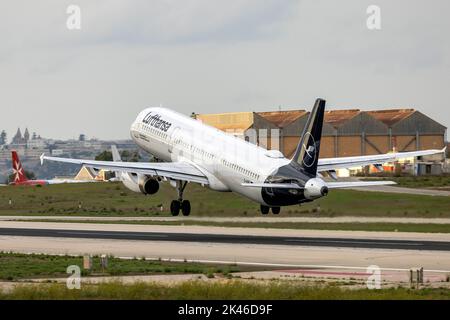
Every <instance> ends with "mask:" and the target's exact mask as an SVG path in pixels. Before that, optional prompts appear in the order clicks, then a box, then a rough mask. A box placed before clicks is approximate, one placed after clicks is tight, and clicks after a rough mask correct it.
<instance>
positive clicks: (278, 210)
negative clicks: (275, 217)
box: [272, 207, 281, 214]
mask: <svg viewBox="0 0 450 320" xmlns="http://www.w3.org/2000/svg"><path fill="white" fill-rule="evenodd" d="M280 211H281V208H280V207H272V213H273V214H279V213H280Z"/></svg>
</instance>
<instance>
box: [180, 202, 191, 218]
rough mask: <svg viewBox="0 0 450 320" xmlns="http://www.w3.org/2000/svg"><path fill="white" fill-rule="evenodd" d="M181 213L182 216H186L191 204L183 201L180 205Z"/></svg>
mask: <svg viewBox="0 0 450 320" xmlns="http://www.w3.org/2000/svg"><path fill="white" fill-rule="evenodd" d="M181 212H182V213H183V216H186V217H187V216H188V215H189V214H190V213H191V203H190V202H189V200H183V202H182V203H181Z"/></svg>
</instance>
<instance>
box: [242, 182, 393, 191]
mask: <svg viewBox="0 0 450 320" xmlns="http://www.w3.org/2000/svg"><path fill="white" fill-rule="evenodd" d="M393 184H396V183H395V182H394V181H356V182H326V186H327V187H328V188H329V189H339V188H355V187H372V186H388V185H393ZM241 186H243V187H253V188H277V189H304V187H302V186H299V185H298V184H295V183H241Z"/></svg>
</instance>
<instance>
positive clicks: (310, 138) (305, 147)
mask: <svg viewBox="0 0 450 320" xmlns="http://www.w3.org/2000/svg"><path fill="white" fill-rule="evenodd" d="M325 103H326V101H325V100H323V99H317V100H316V103H315V104H314V108H313V109H312V111H311V113H310V114H309V117H308V120H307V122H306V126H305V129H304V130H303V134H302V137H301V138H300V142H299V144H298V146H297V149H296V150H295V154H294V156H293V158H292V162H293V163H295V164H296V165H297V166H300V167H301V168H302V170H303V171H304V172H305V173H306V174H308V175H310V176H313V177H315V176H316V175H317V162H318V160H319V151H320V139H321V137H322V125H323V117H324V113H325Z"/></svg>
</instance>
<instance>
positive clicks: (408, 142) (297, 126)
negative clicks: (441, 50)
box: [196, 109, 447, 174]
mask: <svg viewBox="0 0 450 320" xmlns="http://www.w3.org/2000/svg"><path fill="white" fill-rule="evenodd" d="M308 115H309V112H307V111H305V110H303V109H298V110H288V111H272V112H237V113H223V114H200V115H197V116H196V118H197V119H200V120H201V121H203V122H204V123H207V124H209V125H212V126H214V127H216V128H218V129H220V130H223V131H227V132H231V133H233V134H235V135H237V136H240V137H243V138H245V139H247V140H249V141H250V142H253V143H256V144H258V145H261V146H263V147H266V148H268V149H278V150H280V151H281V152H282V153H283V154H284V155H285V156H286V157H288V158H289V157H291V156H292V155H293V153H294V152H295V149H296V147H297V145H298V142H299V139H300V135H301V133H302V132H303V128H304V126H305V124H306V121H307V118H308ZM446 130H447V128H446V127H445V126H443V125H442V124H440V123H438V122H437V121H435V120H433V119H431V118H429V117H428V116H426V115H425V114H423V113H421V112H420V111H417V110H414V109H389V110H380V111H361V110H360V109H346V110H330V111H326V113H325V118H324V124H323V130H322V141H321V150H320V153H321V158H330V157H349V156H361V155H375V154H383V153H388V152H406V151H413V150H424V149H442V148H443V147H444V146H445V145H446V138H445V137H446ZM442 160H443V157H442V155H436V156H430V157H427V158H419V159H407V161H406V162H405V163H402V164H401V165H402V170H403V171H409V172H411V173H415V174H438V173H440V172H442ZM385 169H387V170H394V167H393V166H391V167H389V166H386V168H385Z"/></svg>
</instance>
